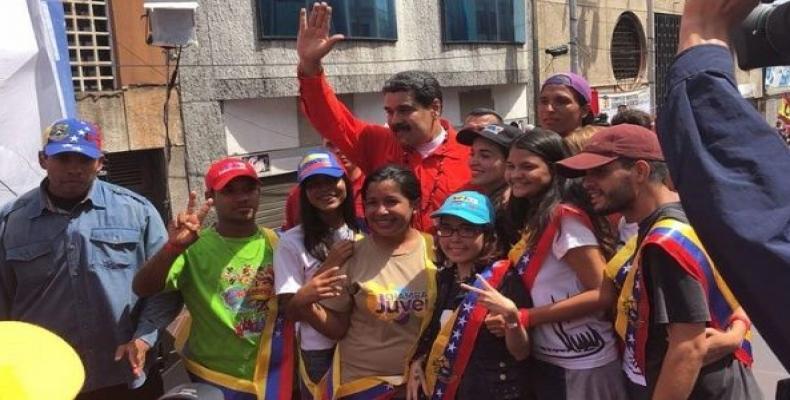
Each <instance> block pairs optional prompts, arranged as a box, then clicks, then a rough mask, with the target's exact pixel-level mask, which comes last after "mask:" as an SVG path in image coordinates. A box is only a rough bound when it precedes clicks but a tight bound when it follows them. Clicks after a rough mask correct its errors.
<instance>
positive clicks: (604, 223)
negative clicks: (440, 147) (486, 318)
mask: <svg viewBox="0 0 790 400" xmlns="http://www.w3.org/2000/svg"><path fill="white" fill-rule="evenodd" d="M567 156H568V153H567V150H566V147H565V145H564V143H563V141H562V138H561V137H560V136H559V135H558V134H556V133H554V132H552V131H549V130H545V129H540V128H538V129H535V130H533V131H532V132H531V133H530V134H529V135H525V136H522V137H520V138H519V139H517V140H516V141H514V142H513V146H512V147H511V149H510V154H509V156H508V161H507V167H506V172H505V177H506V179H507V181H508V183H509V185H510V188H511V200H510V203H509V208H510V210H509V211H510V219H511V220H512V221H516V222H521V224H522V229H521V240H520V241H519V242H518V243H517V244H516V245H515V246H513V248H512V249H511V251H510V254H509V258H510V260H511V261H512V262H513V263H514V264H515V265H516V268H517V269H518V270H519V272H520V274H521V276H522V281H523V282H524V285H525V286H526V288H527V290H528V291H529V293H530V297H531V299H532V302H533V303H534V307H532V308H525V309H521V310H520V314H521V322H522V324H523V325H525V326H528V327H529V328H530V339H531V340H532V343H533V346H532V353H531V356H532V360H533V363H532V365H530V368H529V373H530V375H531V377H532V379H531V382H532V384H533V386H534V390H535V393H536V396H537V398H538V399H547V400H548V399H551V400H563V399H592V400H597V399H601V400H604V399H606V400H618V399H625V398H627V396H626V392H625V382H624V379H623V374H622V372H621V370H620V361H619V354H618V350H617V347H616V340H615V336H614V330H613V327H612V322H611V321H610V320H609V319H608V318H607V316H606V315H605V313H606V311H607V310H609V308H610V307H611V305H612V304H611V298H610V297H607V296H604V295H602V294H601V284H602V281H603V278H604V269H605V267H606V261H605V260H606V258H607V257H608V256H610V255H611V254H612V251H613V248H614V244H615V240H614V237H613V236H614V235H613V233H612V228H611V225H610V224H609V222H608V220H607V219H606V218H603V217H598V216H595V215H594V214H593V213H592V211H591V207H590V205H589V201H588V199H587V196H586V194H585V193H584V191H583V190H582V189H581V187H580V186H579V185H578V183H576V182H572V181H570V180H566V179H565V178H563V177H562V176H560V175H559V174H558V173H557V171H556V169H555V166H554V163H555V162H557V161H559V160H562V159H564V158H566V157H567ZM490 325H494V322H493V321H491V322H490ZM499 325H500V328H499V329H502V328H501V326H502V325H504V322H502V321H500V322H499Z"/></svg>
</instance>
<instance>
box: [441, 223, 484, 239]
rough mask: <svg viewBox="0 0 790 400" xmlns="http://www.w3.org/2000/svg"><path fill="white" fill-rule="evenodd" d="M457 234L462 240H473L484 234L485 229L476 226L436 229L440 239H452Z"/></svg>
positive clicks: (445, 226) (447, 226) (444, 226)
mask: <svg viewBox="0 0 790 400" xmlns="http://www.w3.org/2000/svg"><path fill="white" fill-rule="evenodd" d="M456 232H458V236H460V237H462V238H468V239H471V238H474V237H475V236H477V235H479V234H480V233H481V232H483V229H482V228H480V227H478V226H474V225H459V226H458V227H452V226H449V225H439V226H438V227H436V235H437V236H439V237H450V236H453V234H454V233H456Z"/></svg>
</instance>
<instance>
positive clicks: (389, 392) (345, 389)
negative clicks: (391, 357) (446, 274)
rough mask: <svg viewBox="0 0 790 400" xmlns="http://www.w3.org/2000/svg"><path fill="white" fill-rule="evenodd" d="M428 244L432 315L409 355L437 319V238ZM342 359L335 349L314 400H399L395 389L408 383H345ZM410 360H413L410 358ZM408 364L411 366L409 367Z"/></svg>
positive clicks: (376, 380)
mask: <svg viewBox="0 0 790 400" xmlns="http://www.w3.org/2000/svg"><path fill="white" fill-rule="evenodd" d="M422 237H423V241H424V244H425V260H424V263H425V272H426V279H427V280H428V282H427V284H428V300H427V302H426V304H427V306H428V312H427V313H426V314H425V316H424V317H423V319H422V321H421V322H420V332H419V333H418V334H417V336H416V337H415V338H414V346H412V349H411V350H410V351H409V354H412V353H414V351H415V350H416V349H417V341H418V338H419V337H420V335H422V332H423V331H425V328H427V327H428V324H429V323H430V322H431V317H432V316H433V308H434V307H435V306H436V265H435V264H434V263H433V258H434V253H433V237H432V236H431V235H429V234H426V233H423V234H422ZM341 357H342V354H340V347H339V346H338V347H335V355H334V358H333V359H332V368H331V369H330V370H329V372H327V374H326V375H325V376H324V378H323V379H322V380H321V382H319V384H318V385H316V387H315V388H314V391H315V392H314V398H315V399H320V400H388V399H391V398H392V397H393V396H395V394H396V391H395V386H396V385H400V384H402V382H405V378H402V379H400V380H399V381H398V382H390V381H389V380H388V379H387V378H384V377H378V376H374V377H366V378H361V379H357V380H354V381H351V382H346V383H342V384H341V381H340V377H341V372H340V370H341V365H342V363H341ZM406 359H407V360H410V359H411V356H409V357H406ZM407 364H408V363H407ZM408 368H409V366H408V365H405V366H404V372H403V377H407V376H409V375H408Z"/></svg>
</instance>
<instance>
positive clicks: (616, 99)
mask: <svg viewBox="0 0 790 400" xmlns="http://www.w3.org/2000/svg"><path fill="white" fill-rule="evenodd" d="M598 105H599V107H600V111H599V112H602V113H606V114H607V115H608V116H609V121H611V120H612V117H614V116H615V115H616V114H617V108H618V107H620V106H626V107H627V108H629V109H632V110H633V109H637V110H642V111H644V112H646V113H648V114H650V115H653V107H652V105H651V104H650V88H647V87H645V88H642V89H639V90H635V91H633V92H616V93H605V92H599V95H598Z"/></svg>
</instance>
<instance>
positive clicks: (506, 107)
mask: <svg viewBox="0 0 790 400" xmlns="http://www.w3.org/2000/svg"><path fill="white" fill-rule="evenodd" d="M491 97H493V99H494V109H495V110H496V111H497V112H498V113H499V114H500V115H502V118H504V119H506V120H519V119H520V120H524V123H527V116H528V115H529V110H527V85H525V84H523V85H497V86H491ZM530 122H531V121H530Z"/></svg>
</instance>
